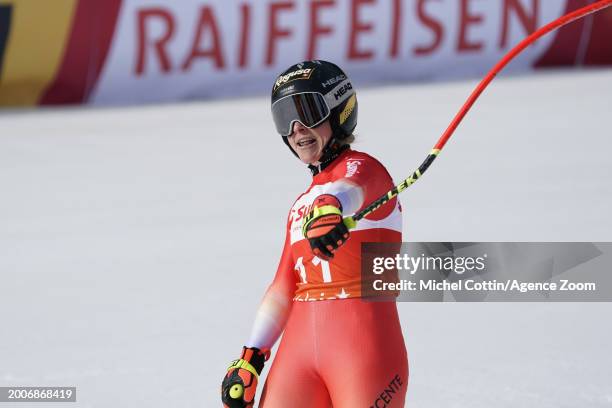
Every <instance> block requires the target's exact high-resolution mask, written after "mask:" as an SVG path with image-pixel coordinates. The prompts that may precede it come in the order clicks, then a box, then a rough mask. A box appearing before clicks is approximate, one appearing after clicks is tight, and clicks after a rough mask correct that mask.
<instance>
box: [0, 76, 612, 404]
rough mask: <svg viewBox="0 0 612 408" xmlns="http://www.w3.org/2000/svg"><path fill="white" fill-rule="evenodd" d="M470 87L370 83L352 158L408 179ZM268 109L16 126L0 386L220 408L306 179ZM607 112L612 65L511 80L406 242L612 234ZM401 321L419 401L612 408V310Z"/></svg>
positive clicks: (507, 310)
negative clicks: (363, 157) (68, 389)
mask: <svg viewBox="0 0 612 408" xmlns="http://www.w3.org/2000/svg"><path fill="white" fill-rule="evenodd" d="M358 85H359V84H357V87H358ZM474 85H475V82H473V81H467V82H454V83H444V84H442V83H437V84H431V85H418V86H414V85H412V86H400V85H394V86H389V87H385V88H368V89H361V90H360V91H359V92H358V96H359V125H358V129H357V130H358V132H357V134H358V136H357V143H356V145H355V148H356V149H358V150H364V151H367V152H369V153H371V154H373V155H374V156H375V157H377V158H379V159H380V160H381V161H382V162H383V163H384V164H385V165H386V166H387V167H388V169H389V171H390V173H391V174H392V175H393V176H394V178H395V180H396V181H399V180H401V179H403V178H404V177H406V176H407V175H409V174H410V173H411V172H412V171H413V170H414V169H415V168H416V167H417V166H418V165H419V164H420V163H421V161H422V160H423V159H424V158H425V156H426V154H427V153H428V152H429V150H430V149H431V147H432V146H433V144H434V142H435V141H436V140H437V138H438V137H439V135H440V134H441V133H442V132H443V131H444V129H445V128H446V126H447V124H448V123H449V122H450V120H451V118H452V116H453V115H454V114H455V112H456V111H457V110H458V108H459V107H460V106H461V104H462V103H463V101H464V100H465V99H466V97H467V96H468V94H469V93H470V92H471V90H472V88H473V86H474ZM358 89H359V87H358ZM269 109H270V108H269V103H268V98H266V97H261V98H253V99H241V100H229V101H221V102H193V103H184V104H175V105H162V106H146V107H116V108H96V109H89V108H77V109H51V110H35V111H25V112H23V111H4V112H2V113H0V278H1V283H0V386H9V385H19V386H23V385H45V386H47V385H61V386H76V387H78V402H77V403H76V404H65V405H62V404H58V405H56V406H70V407H74V408H77V407H78V408H85V407H103V408H106V407H113V408H134V407H159V408H162V407H163V408H166V407H207V408H208V407H217V406H220V403H219V385H220V382H221V379H222V377H223V375H224V373H225V370H226V367H227V365H228V363H229V361H230V360H232V359H234V358H236V357H237V356H238V354H239V352H240V347H241V346H242V345H243V343H244V342H245V341H246V340H247V337H248V333H249V330H250V326H251V323H252V319H253V317H254V314H255V309H256V307H257V305H258V303H259V301H260V299H261V296H262V295H263V293H264V290H265V288H266V287H267V285H268V284H269V282H270V281H271V279H272V277H273V275H274V273H275V268H276V264H277V261H278V257H279V256H280V250H281V247H282V242H283V239H284V232H283V228H284V225H285V218H286V215H287V211H288V209H289V207H290V205H291V204H292V203H293V200H294V199H295V197H296V196H297V195H298V194H299V193H300V192H302V191H303V190H304V189H305V188H306V187H307V185H308V184H309V177H310V176H309V174H308V172H307V171H306V169H305V168H304V166H303V165H301V164H300V163H299V162H298V161H297V160H296V159H295V158H294V157H293V155H291V153H290V152H289V151H288V150H287V148H286V147H285V145H284V144H283V143H282V142H281V139H280V137H279V136H278V135H276V134H275V132H274V128H273V125H272V121H271V118H270V113H269ZM611 112H612V71H610V70H606V71H572V72H558V73H546V74H538V75H535V76H528V77H513V78H498V79H496V80H495V81H494V82H493V84H492V85H491V86H490V87H489V89H487V91H486V92H485V93H484V94H483V95H482V97H481V98H480V100H479V101H478V103H477V105H476V106H475V107H474V108H473V110H472V112H471V113H469V114H468V116H467V117H466V119H465V120H464V122H463V123H462V124H461V126H460V127H459V129H458V130H457V132H456V134H455V135H454V136H453V138H452V139H451V140H450V142H449V143H448V145H447V146H446V148H445V150H444V151H443V152H442V154H441V155H440V157H439V159H438V160H437V161H436V162H435V163H434V165H433V166H432V167H431V168H430V169H429V171H428V172H427V174H426V175H425V176H424V177H423V178H422V179H421V180H420V181H419V182H418V183H417V184H415V185H414V186H412V187H411V188H410V189H409V190H408V191H407V192H405V193H403V194H402V196H401V201H402V203H403V207H404V239H405V240H411V241H612V217H611V216H610V208H612V183H611V182H610V180H611V179H612V161H611V160H610V150H611V149H612V140H611V139H612V130H611V126H610V124H611V122H610V113H611ZM399 309H400V314H401V319H402V324H403V328H404V335H405V338H406V344H407V347H408V352H409V358H410V375H411V377H410V385H409V394H408V398H407V401H408V402H407V406H408V407H420V408H440V407H445V408H451V407H458V408H459V407H460V408H485V407H487V408H489V407H507V408H515V407H537V408H559V407H567V408H585V407H610V406H612V370H611V369H610V367H612V353H610V346H609V344H610V337H611V335H612V329H611V327H610V315H611V314H612V305H610V304H607V303H589V304H587V303H537V304H536V303H461V304H458V303H439V304H423V303H402V304H400V305H399ZM348 369H350V366H347V370H348ZM266 372H267V371H266ZM306 397H307V396H299V395H296V398H306ZM373 397H374V396H373ZM12 405H13V406H16V407H21V408H25V407H27V406H28V404H2V407H10V406H12ZM30 405H32V404H30ZM32 406H33V405H32ZM288 406H290V405H288Z"/></svg>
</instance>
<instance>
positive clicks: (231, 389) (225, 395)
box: [221, 347, 270, 408]
mask: <svg viewBox="0 0 612 408" xmlns="http://www.w3.org/2000/svg"><path fill="white" fill-rule="evenodd" d="M268 358H270V351H269V350H265V351H262V350H260V349H258V348H257V347H243V348H242V355H241V356H240V358H239V359H238V360H234V361H232V364H231V365H230V366H229V368H228V369H227V373H226V374H225V378H223V382H222V383H221V401H222V402H223V407H224V408H252V407H254V406H255V392H256V391H257V381H258V380H259V375H260V374H261V371H262V370H263V367H264V363H265V361H266V360H267V359H268Z"/></svg>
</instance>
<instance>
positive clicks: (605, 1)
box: [344, 0, 612, 229]
mask: <svg viewBox="0 0 612 408" xmlns="http://www.w3.org/2000/svg"><path fill="white" fill-rule="evenodd" d="M610 6H612V0H599V1H597V2H595V3H593V4H591V5H588V6H586V7H583V8H581V9H578V10H575V11H573V12H571V13H568V14H566V15H564V16H561V17H559V18H558V19H556V20H554V21H551V22H550V23H548V24H546V25H545V26H543V27H540V28H539V29H537V30H536V31H534V32H533V33H531V34H530V35H529V36H528V37H526V38H525V39H524V40H523V41H521V42H520V43H518V44H517V45H516V46H515V47H514V48H512V49H511V50H510V51H509V52H508V53H507V54H506V55H504V56H503V58H502V59H501V60H499V62H498V63H497V64H495V66H494V67H493V68H492V69H491V70H490V71H489V72H488V73H487V75H486V76H485V77H484V78H483V79H482V81H480V83H479V84H478V86H476V88H475V89H474V90H473V91H472V94H471V95H470V96H469V98H468V99H467V100H466V101H465V103H464V104H463V106H462V107H461V109H460V110H459V112H457V114H456V115H455V117H454V118H453V120H452V122H451V123H450V125H449V126H448V128H446V131H444V133H443V134H442V136H441V137H440V139H438V142H437V143H436V145H435V146H434V148H433V149H432V150H431V152H430V153H429V154H428V155H427V157H426V158H425V161H423V163H422V164H421V165H420V166H419V168H418V169H417V170H415V171H414V173H412V175H410V176H409V177H408V178H407V179H405V180H404V181H402V182H401V183H400V184H398V185H397V186H395V187H393V189H391V190H389V191H388V192H387V193H385V194H384V195H382V196H381V197H380V198H378V199H377V200H375V201H373V202H372V203H371V204H370V205H368V206H367V207H366V208H364V209H363V210H361V211H359V212H358V213H356V214H355V215H353V216H351V217H346V218H344V224H345V225H346V226H347V227H348V228H349V229H352V228H355V227H356V226H357V222H358V221H359V220H360V219H362V218H363V217H365V216H366V215H368V214H370V213H372V212H374V211H376V210H377V209H378V208H380V207H381V206H382V205H384V204H385V203H387V202H388V201H389V200H391V199H393V197H395V196H397V195H398V194H399V193H401V192H402V191H404V190H405V189H407V188H408V187H410V186H411V185H412V184H414V183H415V182H416V181H417V180H418V179H419V178H420V177H421V176H422V175H423V173H425V171H426V170H427V169H428V168H429V166H431V163H433V161H434V160H435V159H436V157H438V155H439V154H440V151H441V150H442V149H443V148H444V145H445V144H446V142H448V139H450V137H451V136H452V135H453V133H454V132H455V129H457V126H459V123H461V121H462V120H463V118H464V117H465V115H466V114H467V113H468V112H469V110H470V109H471V107H472V105H474V103H475V102H476V100H477V99H478V97H479V96H480V94H481V93H482V91H484V90H485V88H486V87H487V86H488V85H489V83H490V82H491V81H492V80H493V78H495V76H496V75H497V74H498V73H499V72H500V71H501V70H502V69H504V67H505V66H506V65H508V63H509V62H510V61H511V60H512V59H513V58H514V57H516V56H517V55H518V54H520V53H521V52H522V51H523V50H524V49H525V48H527V47H528V46H530V45H531V44H533V43H534V42H535V41H536V40H538V39H539V38H541V37H543V36H544V35H546V34H548V33H549V32H551V31H554V30H556V29H558V28H559V27H563V26H564V25H566V24H569V23H571V22H573V21H575V20H578V19H580V18H582V17H584V16H587V15H589V14H591V13H595V12H597V11H600V10H602V9H605V8H606V7H610Z"/></svg>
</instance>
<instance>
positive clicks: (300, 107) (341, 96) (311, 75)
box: [271, 60, 357, 156]
mask: <svg viewBox="0 0 612 408" xmlns="http://www.w3.org/2000/svg"><path fill="white" fill-rule="evenodd" d="M271 99H272V100H271V102H272V117H273V119H274V123H275V125H276V129H277V131H278V132H279V133H280V134H281V136H282V138H283V141H284V142H285V144H286V145H287V146H288V147H289V149H290V150H291V151H292V152H293V154H296V153H295V152H294V151H293V149H291V146H290V145H289V141H288V140H287V137H288V136H289V135H291V130H292V128H293V123H294V122H296V121H299V122H300V123H302V124H303V125H304V126H306V127H308V128H311V127H315V126H318V125H319V124H320V123H322V122H324V121H325V120H327V119H329V121H330V125H331V129H332V138H331V140H330V143H329V144H328V145H331V144H333V143H338V142H341V141H342V140H344V139H346V138H347V137H348V136H350V135H352V134H353V130H354V129H355V127H356V126H357V95H356V93H355V89H354V88H353V84H352V83H351V81H350V79H349V78H348V76H347V75H346V74H345V73H344V71H342V69H340V67H338V66H337V65H336V64H334V63H331V62H328V61H322V60H313V61H303V62H300V63H298V64H295V65H292V66H291V67H289V68H287V69H286V70H285V71H284V72H283V73H282V74H280V75H279V76H278V78H277V79H276V81H275V82H274V85H273V87H272V98H271ZM296 156H297V154H296Z"/></svg>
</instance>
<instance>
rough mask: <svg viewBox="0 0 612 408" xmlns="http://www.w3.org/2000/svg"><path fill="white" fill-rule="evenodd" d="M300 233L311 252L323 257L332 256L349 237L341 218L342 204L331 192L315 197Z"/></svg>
mask: <svg viewBox="0 0 612 408" xmlns="http://www.w3.org/2000/svg"><path fill="white" fill-rule="evenodd" d="M302 234H303V235H304V238H306V239H307V240H308V242H309V243H310V247H311V248H312V252H313V253H314V254H315V255H316V256H318V257H320V258H323V259H329V258H333V257H334V251H336V250H337V249H338V248H339V247H340V246H342V244H344V243H345V242H346V240H347V239H348V237H349V231H348V228H347V227H346V225H344V222H343V220H342V204H340V201H338V199H337V198H336V197H334V196H333V195H331V194H322V195H320V196H318V197H317V198H315V200H314V202H313V204H312V208H311V210H310V212H309V213H308V215H306V217H304V221H303V223H302Z"/></svg>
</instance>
